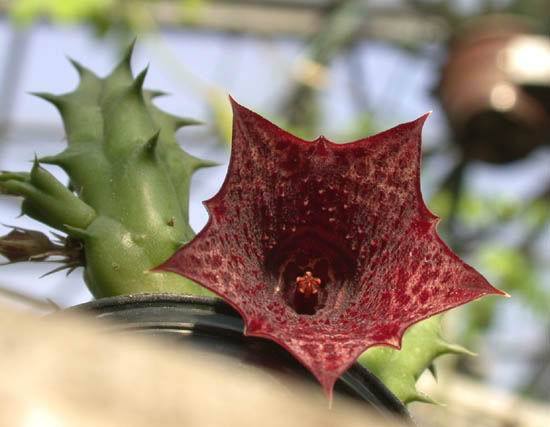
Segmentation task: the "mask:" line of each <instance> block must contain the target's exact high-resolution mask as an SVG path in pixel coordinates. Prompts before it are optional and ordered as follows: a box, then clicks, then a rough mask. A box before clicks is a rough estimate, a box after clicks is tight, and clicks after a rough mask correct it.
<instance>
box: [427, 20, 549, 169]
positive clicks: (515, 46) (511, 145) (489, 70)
mask: <svg viewBox="0 0 550 427" xmlns="http://www.w3.org/2000/svg"><path fill="white" fill-rule="evenodd" d="M436 91H437V94H438V95H439V97H440V98H441V102H442V105H443V108H444V110H445V112H446V114H447V117H448V120H449V123H450V125H451V128H452V129H453V132H454V134H455V137H456V141H457V142H458V144H459V145H460V147H461V149H462V151H463V154H464V157H465V158H466V159H472V160H482V161H486V162H490V163H496V164H502V163H508V162H511V161H514V160H519V159H521V158H523V157H525V156H527V155H528V154H529V153H531V152H532V151H533V150H534V149H535V148H537V147H539V146H542V145H545V144H546V145H550V39H549V38H548V37H544V36H539V35H536V34H533V32H532V30H531V28H530V26H529V25H528V24H527V23H526V22H525V21H523V20H521V19H519V18H516V17H510V16H492V17H484V18H481V19H480V20H476V21H475V23H473V24H471V25H469V26H468V27H467V28H466V29H465V30H464V31H463V32H461V33H460V34H458V35H457V36H456V37H455V40H454V41H453V42H452V43H451V45H450V48H449V54H448V58H447V62H446V64H445V65H444V67H443V69H442V74H441V80H440V83H439V85H438V88H437V89H436Z"/></svg>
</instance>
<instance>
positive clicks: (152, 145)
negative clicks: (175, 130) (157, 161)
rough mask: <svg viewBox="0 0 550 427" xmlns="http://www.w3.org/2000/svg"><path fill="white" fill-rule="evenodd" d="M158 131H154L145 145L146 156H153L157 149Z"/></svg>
mask: <svg viewBox="0 0 550 427" xmlns="http://www.w3.org/2000/svg"><path fill="white" fill-rule="evenodd" d="M159 136H160V129H159V130H158V131H156V132H155V133H154V134H153V136H152V137H151V138H149V140H148V141H147V142H146V143H145V146H144V148H145V151H146V152H147V154H148V155H150V156H154V155H155V153H156V150H157V147H158V143H159Z"/></svg>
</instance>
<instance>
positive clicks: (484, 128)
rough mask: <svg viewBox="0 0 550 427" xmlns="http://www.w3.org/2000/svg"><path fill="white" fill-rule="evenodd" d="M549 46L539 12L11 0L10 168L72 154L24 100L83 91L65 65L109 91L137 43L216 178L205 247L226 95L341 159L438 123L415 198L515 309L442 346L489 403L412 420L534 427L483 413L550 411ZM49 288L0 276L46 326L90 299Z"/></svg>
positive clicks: (465, 311) (41, 107) (7, 32)
mask: <svg viewBox="0 0 550 427" xmlns="http://www.w3.org/2000/svg"><path fill="white" fill-rule="evenodd" d="M549 33H550V2H549V1H548V0H479V1H475V0H456V1H450V0H447V1H443V0H385V1H384V0H376V1H375V0H368V1H367V0H156V1H152V0H151V1H147V0H141V1H130V0H80V1H77V0H18V1H5V0H4V1H2V0H0V170H17V171H19V170H21V171H26V170H28V169H29V168H30V166H31V163H30V162H31V161H32V159H33V158H34V153H39V154H40V155H48V154H54V153H57V152H59V151H61V149H62V147H63V146H64V141H63V139H64V133H63V128H62V124H61V120H60V117H59V116H58V114H57V112H56V111H55V110H54V108H52V107H51V106H50V105H49V104H47V103H45V102H44V101H42V100H40V99H38V98H35V97H33V96H30V95H29V92H34V91H47V92H53V93H63V92H67V91H70V90H72V89H73V88H74V87H75V85H76V83H77V74H76V72H75V71H74V69H73V68H72V67H71V66H70V64H69V63H68V61H67V56H69V57H71V58H75V59H77V60H78V61H80V62H82V63H83V64H84V65H86V66H87V67H89V68H91V69H93V70H95V71H96V72H97V73H98V74H100V75H102V74H106V73H107V72H108V71H110V69H111V67H112V66H113V65H114V64H115V63H116V62H117V59H118V57H119V55H120V52H121V50H122V49H123V48H125V47H126V46H127V45H128V43H129V41H130V40H132V39H133V38H134V37H135V36H136V35H137V37H138V43H137V47H136V54H135V56H134V67H135V68H134V69H135V71H136V73H137V72H139V71H140V70H141V69H142V68H144V67H145V66H146V65H147V64H149V63H150V69H149V74H148V76H147V80H146V86H148V87H149V88H153V89H159V90H162V91H165V92H168V93H169V94H170V96H166V97H162V98H159V100H158V102H157V104H158V105H159V106H161V107H163V108H164V109H166V110H167V111H170V112H173V113H176V114H178V115H183V116H186V117H193V118H195V119H199V120H202V121H203V122H204V123H205V125H203V126H197V127H193V128H185V129H184V130H182V131H180V133H179V134H178V135H179V137H180V139H181V143H182V146H183V147H184V148H185V149H186V150H187V151H189V152H190V153H192V154H194V155H197V156H199V157H202V158H207V159H211V160H217V161H219V162H220V164H221V165H222V166H219V167H216V168H211V169H208V170H202V171H200V172H198V173H197V174H196V175H195V177H194V179H193V186H192V192H191V224H192V226H193V228H194V229H195V231H198V230H200V229H201V228H202V227H203V225H204V224H205V223H206V220H207V215H206V212H205V211H204V209H203V207H202V205H201V201H202V200H205V199H207V198H209V197H210V196H212V195H213V194H214V193H215V192H216V191H217V189H218V187H219V185H220V184H221V182H222V180H223V177H224V175H225V171H226V165H227V159H228V156H229V144H230V142H229V137H230V132H231V111H230V108H229V103H228V100H227V95H228V94H231V95H232V96H233V97H235V98H236V99H237V100H238V101H239V102H240V103H242V104H244V105H246V106H248V107H250V108H252V109H254V110H256V111H258V112H259V113H261V114H263V115H265V116H266V117H268V118H269V119H271V120H272V121H274V122H275V123H277V124H278V125H280V126H282V127H285V128H287V129H289V130H291V131H292V132H294V133H296V134H298V135H299V136H302V137H304V138H314V137H315V136H317V135H319V134H323V135H325V136H327V137H328V138H330V139H332V140H335V141H339V142H344V141H349V140H353V139H357V138H361V137H365V136H368V135H370V134H373V133H376V132H377V131H380V130H384V129H386V128H388V127H391V126H394V125H396V124H398V123H400V122H404V121H410V120H413V119H415V118H417V117H418V116H420V115H421V114H423V113H425V112H426V111H428V110H433V114H432V115H431V116H430V119H429V120H428V122H427V124H426V126H425V128H424V134H423V135H424V145H423V150H424V154H423V170H422V188H423V192H424V197H425V199H426V201H427V203H428V205H429V207H430V208H431V209H432V210H433V211H434V212H435V213H437V214H438V215H439V216H441V217H442V218H443V220H442V222H441V224H440V226H439V232H440V234H441V235H442V236H443V238H444V240H445V241H446V242H447V243H448V244H449V245H450V246H451V247H452V248H453V249H454V250H455V251H457V252H458V253H459V254H460V255H461V256H462V257H463V258H465V259H466V260H467V261H468V262H469V263H470V264H472V265H473V266H474V267H476V268H477V269H478V270H479V271H480V272H481V273H483V274H484V275H485V276H486V277H487V278H488V279H489V280H490V281H491V282H492V283H493V284H494V285H495V286H497V287H499V288H501V289H503V290H505V291H507V292H508V293H509V294H511V295H512V298H511V299H502V298H487V299H484V300H482V301H478V302H475V303H472V304H469V305H467V306H466V307H463V308H459V309H456V310H453V311H452V312H451V313H449V314H447V315H446V319H445V327H446V331H445V335H446V337H447V338H448V339H449V340H452V341H455V342H458V343H460V344H462V345H465V346H466V347H468V348H470V349H471V350H473V351H475V352H477V353H478V354H479V355H478V357H476V358H474V357H464V358H454V360H450V359H451V358H449V360H446V363H444V367H443V368H442V369H446V370H447V371H449V372H451V371H452V372H455V373H457V374H456V375H458V376H459V378H464V379H465V380H466V381H468V383H467V384H476V387H478V386H479V384H482V386H481V388H479V387H478V388H475V391H473V390H474V389H472V390H470V389H464V388H458V389H456V390H454V391H452V392H449V393H448V394H447V395H446V397H445V399H446V400H447V402H446V403H447V404H448V406H447V409H443V408H437V407H435V408H433V409H425V408H426V405H423V404H415V405H416V407H418V408H420V409H418V411H419V413H423V412H422V411H432V412H430V415H429V417H428V418H429V419H430V420H432V422H433V425H434V426H435V425H446V426H450V425H480V426H485V425H487V426H493V425H495V426H497V425H498V426H501V425H502V426H503V425H507V426H508V425H529V424H521V423H518V424H510V421H509V419H507V418H505V417H500V418H499V416H497V415H498V414H497V413H499V412H502V411H510V410H511V409H512V407H510V405H504V406H502V405H501V406H498V405H496V406H495V407H494V408H496V409H494V408H493V407H492V406H491V402H492V401H493V400H495V399H497V397H498V396H508V397H507V398H509V396H513V397H514V399H519V400H517V402H531V400H533V401H538V402H548V401H549V400H550V227H549V224H550V39H549V37H548V35H549ZM49 170H50V171H51V172H52V173H54V174H55V175H56V176H58V177H59V178H60V179H63V180H65V181H66V179H65V178H64V177H63V175H62V173H61V172H60V170H58V169H56V168H54V167H53V168H49ZM19 203H20V202H19V200H17V199H16V198H7V197H4V198H1V199H0V222H1V223H3V224H5V226H0V234H7V233H8V232H9V231H10V228H9V227H8V226H10V225H17V226H20V227H27V228H32V229H39V230H44V227H43V226H41V225H40V224H38V223H36V222H34V221H32V220H30V219H28V218H26V217H21V218H17V216H18V215H19ZM55 267H56V265H55V264H52V265H51V269H53V268H55ZM48 271H49V270H48V265H46V264H40V263H37V264H29V263H24V264H23V263H20V264H13V265H7V266H1V267H0V299H2V300H3V301H9V302H11V303H13V304H15V305H19V306H21V307H28V308H30V309H32V310H41V311H47V310H48V309H50V308H51V307H54V306H60V307H65V306H69V305H73V304H77V303H80V302H83V301H86V300H89V299H90V298H91V296H90V294H89V293H88V291H87V290H86V289H85V287H84V284H83V281H82V278H81V274H80V271H79V270H76V271H75V272H74V273H72V274H71V275H69V276H68V277H65V274H64V273H55V274H51V275H48V276H45V277H43V278H39V277H40V276H41V275H43V274H44V273H48ZM441 375H446V373H445V374H440V376H441ZM472 379H475V382H472ZM426 387H428V388H430V387H432V385H430V384H427V385H426ZM441 387H444V384H443V385H441ZM465 387H466V386H465ZM484 387H486V388H484ZM449 390H451V389H449ZM470 392H471V393H481V394H479V397H478V398H477V399H474V400H478V402H477V403H478V406H481V407H482V408H481V409H480V408H477V409H476V410H480V411H482V412H483V407H485V408H486V410H487V411H491V410H492V411H494V412H495V414H492V415H494V417H492V415H491V414H488V415H487V417H489V418H487V419H485V418H483V417H481V418H480V417H477V416H474V415H473V414H475V412H473V411H474V410H473V409H472V408H469V407H468V406H467V405H468V403H465V402H466V401H465V400H464V399H462V400H460V399H461V397H460V396H459V395H460V394H461V393H462V394H468V393H470ZM499 393H505V394H504V395H501V394H499ZM453 395H454V397H453ZM462 397H464V396H462ZM451 399H457V402H458V403H456V404H455V406H454V408H453V404H454V403H453V402H452V401H449V400H451ZM459 401H460V402H459ZM506 402H508V401H506ZM513 402H516V400H513ZM415 405H413V407H414V406H415ZM457 405H458V407H457ZM460 405H463V407H461V406H460ZM470 405H474V402H470ZM517 405H519V403H518V404H517ZM517 405H516V406H515V407H516V408H517V407H519V406H517ZM525 405H527V403H525ZM474 406H475V405H474ZM487 408H493V409H487ZM541 408H542V409H541V410H542V411H548V412H549V413H550V409H548V406H544V405H543V406H541ZM461 410H462V412H461ZM533 410H534V409H533ZM445 411H447V412H445ZM449 411H454V412H451V413H452V414H453V417H452V418H451V419H452V420H455V419H456V421H450V420H451V419H450V418H449V417H448V414H449ZM491 417H492V418H491ZM438 420H441V421H438ZM465 420H466V421H465ZM451 422H456V424H450V423H451ZM461 423H463V424H461Z"/></svg>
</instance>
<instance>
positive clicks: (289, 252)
mask: <svg viewBox="0 0 550 427" xmlns="http://www.w3.org/2000/svg"><path fill="white" fill-rule="evenodd" d="M265 257H266V258H265V263H266V269H267V271H268V272H269V273H270V274H271V275H272V277H273V282H272V284H273V291H274V292H275V293H276V294H279V295H280V296H281V298H282V299H283V300H284V302H285V303H286V304H287V305H288V306H289V307H291V308H292V309H293V310H294V311H295V312H296V313H297V314H300V315H310V316H311V315H315V314H317V313H318V312H320V311H321V310H323V309H324V308H325V307H327V306H328V307H332V306H334V305H335V304H338V303H339V301H341V300H343V299H344V300H346V299H347V294H348V293H353V289H352V288H353V286H354V283H355V281H353V280H352V278H353V276H354V274H355V272H356V259H355V257H354V256H353V253H352V252H351V251H350V250H349V249H348V248H347V247H346V245H345V242H341V241H340V240H339V239H338V236H335V235H332V234H330V233H326V232H323V230H320V229H300V228H298V229H297V230H296V231H295V232H294V233H293V234H292V235H291V236H289V237H287V238H286V239H282V240H281V241H280V242H279V243H278V244H276V245H275V246H274V247H273V248H269V250H267V251H266V254H265Z"/></svg>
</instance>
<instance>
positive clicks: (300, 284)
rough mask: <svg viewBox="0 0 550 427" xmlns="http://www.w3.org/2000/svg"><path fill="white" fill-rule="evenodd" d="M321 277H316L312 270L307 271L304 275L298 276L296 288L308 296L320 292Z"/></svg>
mask: <svg viewBox="0 0 550 427" xmlns="http://www.w3.org/2000/svg"><path fill="white" fill-rule="evenodd" d="M320 286H321V279H319V278H318V277H315V276H314V275H313V274H312V273H311V271H306V273H305V274H304V275H303V276H298V277H296V290H297V291H298V292H300V293H301V294H304V297H306V298H308V297H310V296H311V295H315V294H316V293H317V292H319V287H320Z"/></svg>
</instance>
